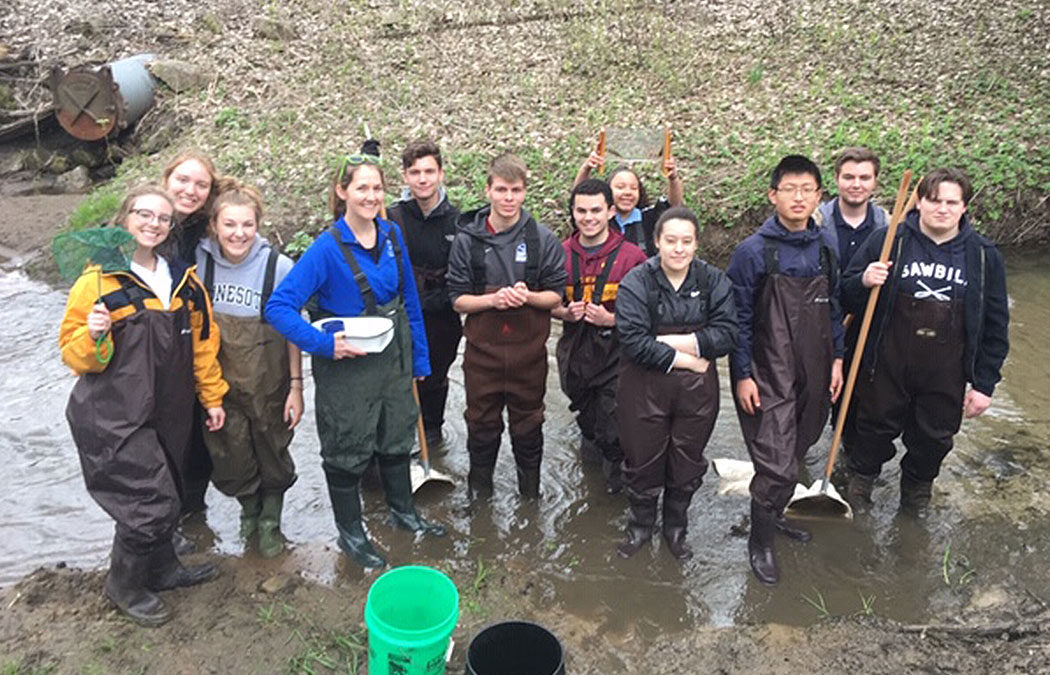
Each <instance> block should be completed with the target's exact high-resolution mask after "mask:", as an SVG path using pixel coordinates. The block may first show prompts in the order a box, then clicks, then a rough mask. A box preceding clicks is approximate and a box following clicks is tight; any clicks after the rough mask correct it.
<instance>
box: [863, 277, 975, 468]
mask: <svg viewBox="0 0 1050 675" xmlns="http://www.w3.org/2000/svg"><path fill="white" fill-rule="evenodd" d="M965 318H966V308H965V303H964V301H963V300H962V299H953V300H949V301H941V300H935V299H917V298H914V297H911V296H908V295H906V294H904V293H900V294H898V295H897V297H896V298H895V302H894V306H893V314H892V315H891V316H890V317H889V320H888V322H887V326H886V329H885V333H884V336H883V338H882V340H881V342H880V345H879V351H880V354H879V360H878V365H877V367H876V368H875V370H874V372H873V373H870V374H868V373H862V375H861V377H860V379H859V380H858V381H857V395H856V396H855V397H854V405H856V407H857V410H856V416H855V422H854V428H853V430H852V438H851V442H850V456H849V467H850V468H851V469H853V470H854V471H856V472H858V473H860V474H864V475H869V476H874V475H878V473H879V472H880V470H881V468H882V465H883V464H884V463H885V462H887V461H889V460H890V459H892V458H893V456H894V455H895V454H896V448H895V447H894V445H893V440H894V439H895V438H897V437H898V436H900V437H901V438H902V441H903V443H904V447H905V448H906V450H907V451H906V452H905V455H904V457H903V459H902V460H901V476H902V481H903V480H905V476H907V477H909V478H911V479H913V480H915V481H922V482H930V481H933V479H934V478H936V477H937V475H938V474H939V472H940V467H941V463H942V462H943V460H944V458H945V456H946V455H947V454H948V452H950V451H951V449H952V446H953V437H954V436H955V434H957V433H958V432H959V427H960V425H961V424H962V413H963V398H964V395H965V391H966V372H965V365H964V358H965V351H966V327H965V326H966V321H965ZM854 455H856V457H854Z"/></svg>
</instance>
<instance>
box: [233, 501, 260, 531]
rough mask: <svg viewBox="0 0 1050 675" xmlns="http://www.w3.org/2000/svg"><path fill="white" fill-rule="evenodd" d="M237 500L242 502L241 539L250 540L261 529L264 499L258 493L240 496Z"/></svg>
mask: <svg viewBox="0 0 1050 675" xmlns="http://www.w3.org/2000/svg"><path fill="white" fill-rule="evenodd" d="M237 501H239V502H240V503H241V539H243V540H244V541H248V540H249V539H251V538H252V535H253V534H255V533H256V532H257V531H258V530H259V511H260V509H262V499H261V498H260V497H259V495H258V493H256V494H252V495H247V496H244V497H238V498H237Z"/></svg>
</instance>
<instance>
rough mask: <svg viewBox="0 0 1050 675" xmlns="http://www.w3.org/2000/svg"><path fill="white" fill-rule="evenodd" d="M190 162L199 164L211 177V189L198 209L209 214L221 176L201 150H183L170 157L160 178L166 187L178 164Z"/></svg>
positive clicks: (209, 158)
mask: <svg viewBox="0 0 1050 675" xmlns="http://www.w3.org/2000/svg"><path fill="white" fill-rule="evenodd" d="M190 160H196V161H198V162H200V164H201V166H203V167H204V170H205V171H207V172H208V175H209V176H211V189H210V190H208V198H207V199H206V200H204V205H203V206H201V208H200V209H198V210H199V211H202V212H204V213H210V212H211V207H212V203H213V202H214V201H215V196H216V195H217V194H218V192H219V182H220V181H221V180H222V174H220V173H219V170H218V169H217V168H216V167H215V162H213V161H212V159H211V157H210V156H209V155H208V154H207V153H205V152H204V151H203V150H198V149H197V148H183V149H182V150H180V151H179V152H178V153H177V154H176V155H175V156H174V157H172V158H171V160H169V161H168V163H167V165H165V167H164V171H163V172H162V173H161V177H162V178H163V180H164V186H165V187H167V186H168V179H170V178H171V174H172V173H174V171H175V169H177V168H178V167H179V165H180V164H183V163H185V162H188V161H190Z"/></svg>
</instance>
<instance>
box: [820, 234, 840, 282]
mask: <svg viewBox="0 0 1050 675" xmlns="http://www.w3.org/2000/svg"><path fill="white" fill-rule="evenodd" d="M820 269H821V271H822V272H824V274H826V275H828V293H834V292H835V282H836V281H838V276H839V264H838V260H837V259H836V256H835V252H834V251H832V250H831V247H830V246H828V245H827V244H821V245H820Z"/></svg>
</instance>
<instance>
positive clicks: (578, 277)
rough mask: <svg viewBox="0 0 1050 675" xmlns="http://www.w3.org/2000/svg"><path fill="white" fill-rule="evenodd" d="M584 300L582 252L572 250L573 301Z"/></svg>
mask: <svg viewBox="0 0 1050 675" xmlns="http://www.w3.org/2000/svg"><path fill="white" fill-rule="evenodd" d="M580 300H583V274H582V273H581V272H580V254H579V252H578V251H576V250H575V249H573V251H572V301H573V302H579V301H580Z"/></svg>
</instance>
